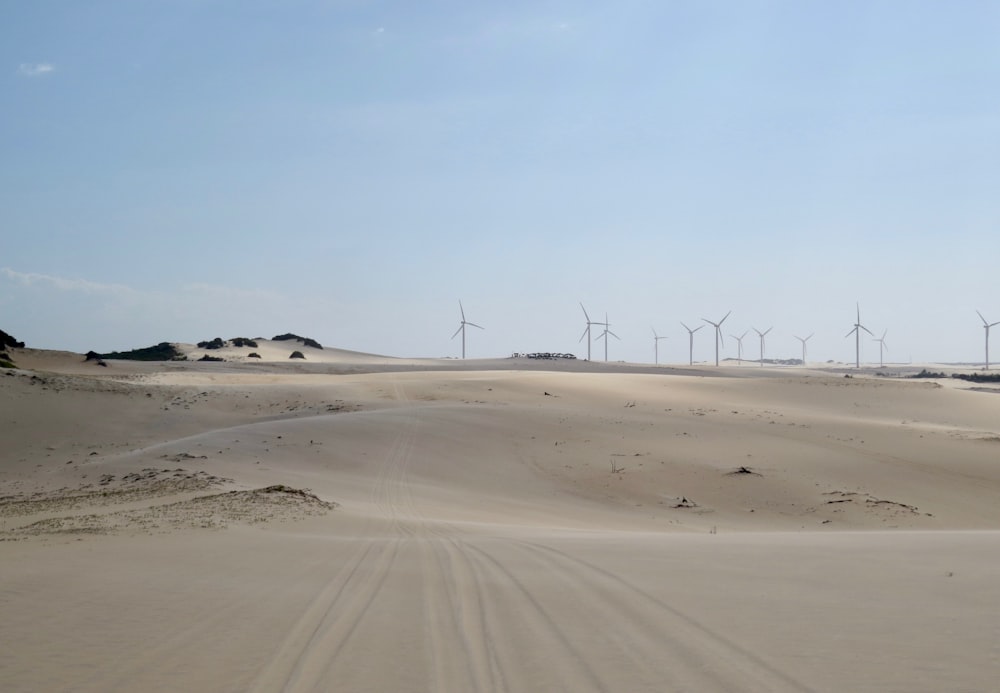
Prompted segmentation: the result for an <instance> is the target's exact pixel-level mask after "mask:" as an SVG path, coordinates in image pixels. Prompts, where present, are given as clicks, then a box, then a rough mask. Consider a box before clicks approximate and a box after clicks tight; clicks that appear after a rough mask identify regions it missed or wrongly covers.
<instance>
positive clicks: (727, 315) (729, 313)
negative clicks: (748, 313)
mask: <svg viewBox="0 0 1000 693" xmlns="http://www.w3.org/2000/svg"><path fill="white" fill-rule="evenodd" d="M732 314H733V311H729V312H728V313H726V318H728V317H729V316H730V315H732ZM726 318H722V320H720V321H719V324H720V325H721V324H722V323H724V322H725V321H726Z"/></svg>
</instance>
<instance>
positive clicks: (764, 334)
mask: <svg viewBox="0 0 1000 693" xmlns="http://www.w3.org/2000/svg"><path fill="white" fill-rule="evenodd" d="M773 329H774V327H773V326H771V327H768V328H767V329H766V330H764V331H763V332H761V331H760V330H758V329H757V328H756V327H755V328H753V331H754V332H756V333H757V336H758V337H760V367H761V368H763V367H764V337H765V336H766V335H767V333H768V332H770V331H771V330H773Z"/></svg>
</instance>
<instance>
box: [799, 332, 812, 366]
mask: <svg viewBox="0 0 1000 693" xmlns="http://www.w3.org/2000/svg"><path fill="white" fill-rule="evenodd" d="M813 334H816V333H815V332H813ZM795 338H796V339H797V340H799V341H800V342H802V365H803V366H804V365H806V342H808V341H809V340H810V339H812V338H813V335H812V334H811V335H809V336H808V337H806V338H805V339H803V338H802V337H799V336H798V335H796V336H795Z"/></svg>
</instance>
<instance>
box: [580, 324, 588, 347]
mask: <svg viewBox="0 0 1000 693" xmlns="http://www.w3.org/2000/svg"><path fill="white" fill-rule="evenodd" d="M588 332H590V325H587V329H585V330H584V331H583V334H582V335H580V339H578V340H577V344H579V343H580V342H582V341H583V339H584V337H586V336H587V333H588Z"/></svg>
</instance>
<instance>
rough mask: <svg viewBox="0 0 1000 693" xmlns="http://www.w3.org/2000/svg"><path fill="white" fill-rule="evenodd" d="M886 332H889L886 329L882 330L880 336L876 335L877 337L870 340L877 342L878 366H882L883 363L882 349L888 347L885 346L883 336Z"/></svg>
mask: <svg viewBox="0 0 1000 693" xmlns="http://www.w3.org/2000/svg"><path fill="white" fill-rule="evenodd" d="M887 334H889V330H888V329H886V330H885V331H883V332H882V336H881V337H878V338H876V339H873V340H872V341H873V342H878V367H879V368H882V367H883V366H884V365H885V364H884V363H883V362H882V350H883V349H888V348H889V347H887V346H886V345H885V336H886V335H887Z"/></svg>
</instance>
